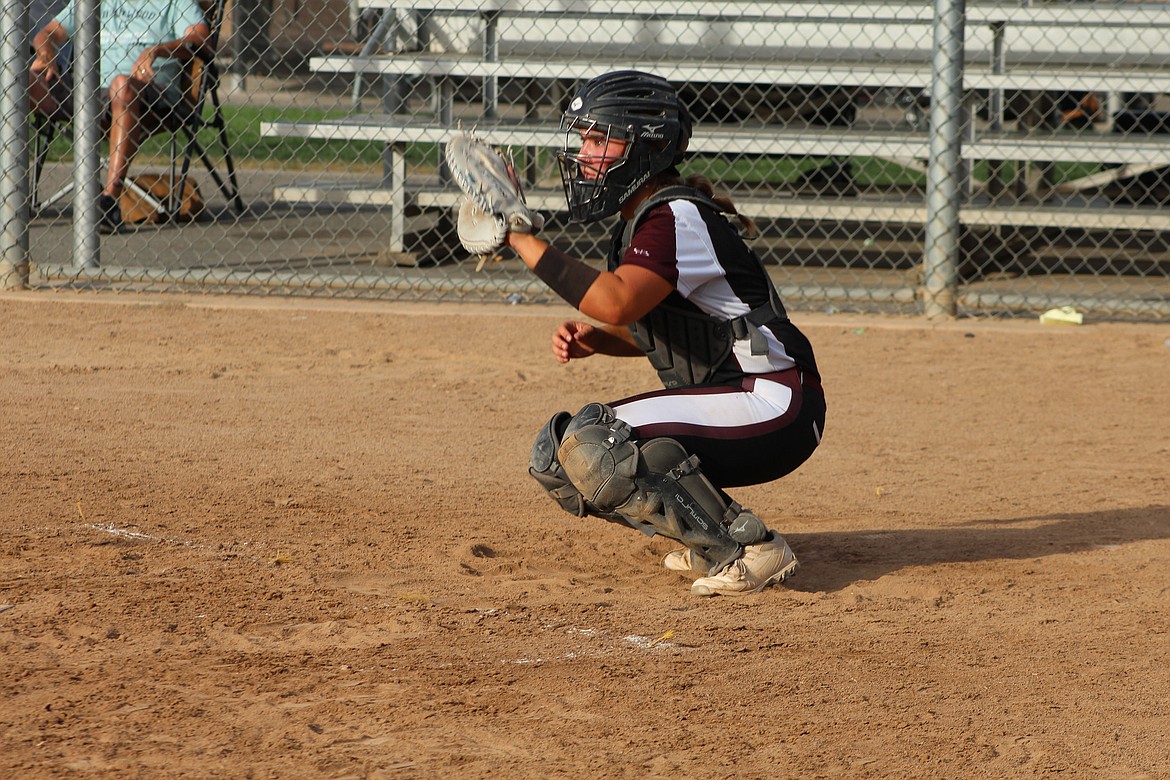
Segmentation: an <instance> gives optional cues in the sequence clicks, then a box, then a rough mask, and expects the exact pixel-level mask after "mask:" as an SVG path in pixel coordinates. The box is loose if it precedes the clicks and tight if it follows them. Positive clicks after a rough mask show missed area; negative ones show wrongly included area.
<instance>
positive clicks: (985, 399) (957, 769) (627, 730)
mask: <svg viewBox="0 0 1170 780" xmlns="http://www.w3.org/2000/svg"><path fill="white" fill-rule="evenodd" d="M566 313H567V310H562V309H559V308H521V307H513V308H504V307H499V308H496V307H487V306H463V307H457V306H434V305H414V306H412V305H408V304H395V305H390V304H370V305H361V304H330V303H311V302H304V303H298V302H296V301H279V302H261V303H256V302H252V301H235V300H231V299H211V300H209V299H174V298H170V299H162V300H161V301H158V300H147V301H142V300H139V299H134V298H125V297H105V296H101V295H89V296H78V297H71V296H68V297H67V296H61V297H46V296H45V295H44V294H38V295H20V296H11V295H9V296H0V333H2V334H3V344H4V350H5V353H6V354H5V356H4V359H3V362H0V367H2V368H0V404H2V407H3V412H0V419H2V420H3V434H2V437H0V441H2V444H0V474H2V482H3V493H2V495H3V497H4V500H3V502H2V505H0V605H3V606H0V609H2V610H3V611H0V702H2V704H0V746H2V747H0V777H6V778H20V779H21V780H23V779H24V778H44V777H119V778H122V777H141V778H156V777H191V778H212V777H254V778H400V777H401V778H409V777H420V778H447V777H460V778H463V777H467V778H481V777H482V778H486V777H495V778H520V779H522V780H527V779H529V778H532V779H536V778H550V777H558V778H560V777H564V778H580V777H590V778H592V777H619V778H679V777H695V778H763V777H802V778H809V777H844V778H868V777H874V778H885V777H921V778H944V777H945V778H958V777H986V778H1004V777H1035V776H1038V775H1048V774H1054V775H1055V774H1059V775H1060V776H1062V777H1084V778H1133V777H1147V778H1159V777H1170V741H1168V740H1167V738H1166V735H1167V731H1168V727H1170V726H1168V724H1170V663H1168V662H1167V657H1168V655H1170V652H1168V651H1170V475H1168V466H1170V347H1167V346H1166V344H1165V341H1166V340H1167V338H1170V327H1166V326H1162V327H1158V326H1153V325H1120V324H1115V325H1105V324H1096V325H1094V324H1090V325H1086V326H1083V327H1079V328H1077V327H1044V326H1040V325H1038V324H1035V323H1032V322H1026V323H1025V322H958V323H948V324H936V325H932V324H929V323H927V322H925V321H921V320H895V319H877V318H873V319H863V318H843V317H838V318H832V317H823V316H822V317H803V318H798V319H799V321H801V323H802V324H803V325H804V326H805V328H806V330H807V331H808V333H809V334H810V336H811V337H812V339H813V341H814V344H815V345H816V347H817V349H818V352H819V357H820V360H821V364H822V368H823V370H824V374H825V388H826V392H827V395H828V400H829V420H828V424H827V431H826V437H825V440H824V444H823V446H822V448H821V450H820V451H819V452H818V453H817V454H816V455H815V456H814V457H813V459H812V460H811V461H810V462H809V463H808V464H806V465H805V467H804V468H802V469H801V470H800V471H799V472H797V473H796V474H794V475H792V476H790V477H788V478H786V479H784V480H781V481H779V482H776V483H773V484H771V485H767V486H761V487H755V488H750V489H742V490H739V491H738V492H737V493H736V497H737V498H738V499H739V500H740V501H741V502H742V503H743V504H745V505H746V506H749V507H751V508H752V509H755V510H756V511H757V512H759V513H760V514H761V515H762V516H763V517H764V518H765V519H766V520H767V521H769V522H770V524H771V525H772V526H773V527H776V528H777V529H779V530H780V531H781V532H782V533H784V534H785V535H786V536H787V538H788V539H789V541H790V542H791V544H792V546H793V548H794V549H795V550H796V553H797V555H798V556H799V557H800V559H801V561H802V564H803V566H802V569H801V570H800V571H799V572H798V574H797V576H796V577H795V578H794V579H793V580H792V581H791V586H790V587H788V586H784V587H778V588H773V589H770V590H767V591H764V592H763V593H760V594H757V595H754V596H751V597H747V598H742V599H738V600H733V599H725V598H719V599H710V600H701V599H697V598H693V597H692V596H690V594H689V592H688V590H687V579H686V578H684V577H681V576H679V575H677V574H675V573H672V572H668V571H666V570H665V569H663V568H662V567H661V565H660V563H659V561H660V558H661V556H662V555H663V554H664V553H665V552H667V551H668V550H670V549H672V544H671V543H670V542H669V541H666V540H662V539H647V538H645V537H641V536H639V535H637V534H635V533H633V532H628V531H626V532H623V531H622V529H620V528H618V527H617V526H614V525H611V524H608V523H604V522H600V521H596V520H588V521H583V520H576V519H573V518H570V517H568V516H566V515H563V514H561V513H560V512H559V510H557V509H556V508H555V507H554V506H553V505H552V503H551V502H550V501H549V500H548V499H547V497H545V496H544V495H543V494H542V493H541V492H540V490H539V489H538V488H537V486H536V485H535V483H534V482H532V481H531V480H530V478H529V477H528V476H527V474H526V471H525V469H526V466H527V461H528V450H529V446H530V443H531V440H532V437H533V435H534V433H535V431H536V429H537V428H538V427H539V426H540V425H541V424H542V423H543V422H544V421H545V420H546V419H547V418H548V416H549V415H550V414H551V413H552V412H553V411H555V410H557V409H560V408H567V409H576V408H577V407H579V406H580V405H582V404H584V403H585V402H587V401H591V400H607V399H612V398H616V397H620V396H622V395H626V394H629V393H631V392H635V391H639V390H643V389H649V388H650V387H652V386H654V377H653V374H652V372H651V371H650V369H649V367H648V366H647V365H645V364H644V362H642V361H618V360H611V359H607V358H595V359H593V360H590V361H582V362H581V363H575V364H570V365H569V366H559V365H557V364H556V363H555V362H554V361H553V359H552V357H551V355H550V353H549V352H548V336H549V333H550V332H551V329H552V328H553V327H554V326H555V324H556V323H557V322H558V321H559V320H560V319H561V317H562V316H563V315H564V314H566Z"/></svg>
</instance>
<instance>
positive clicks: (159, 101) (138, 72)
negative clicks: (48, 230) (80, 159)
mask: <svg viewBox="0 0 1170 780" xmlns="http://www.w3.org/2000/svg"><path fill="white" fill-rule="evenodd" d="M74 16H75V13H74V0H70V1H69V3H68V4H67V5H66V6H65V8H64V9H63V10H62V11H61V13H60V14H58V15H57V17H56V18H55V19H54V20H53V21H51V22H49V23H48V24H46V25H45V26H44V27H43V28H41V30H40V31H39V32H37V34H36V35H35V36H34V37H33V47H34V48H35V55H34V58H33V63H32V69H31V73H30V75H29V98H30V103H31V109H32V111H33V113H35V114H37V115H38V116H41V117H45V118H49V119H61V120H69V119H71V118H72V116H73V95H72V82H73V79H72V78H71V74H70V72H69V70H68V69H67V68H64V67H62V64H61V63H60V62H58V54H59V53H60V50H61V47H62V46H64V45H65V44H66V42H68V41H69V39H70V37H71V36H72V35H73V33H74ZM100 25H101V46H102V51H101V56H100V71H101V76H100V83H101V86H102V93H103V95H104V96H105V107H104V110H103V111H102V115H101V117H102V118H101V123H102V132H103V133H104V132H108V133H109V141H110V159H109V166H108V170H107V173H106V183H105V187H104V188H103V189H102V193H101V195H100V196H99V197H98V207H99V213H100V222H99V228H100V230H101V231H102V232H103V233H112V232H114V231H116V230H117V229H118V228H119V227H120V226H121V224H122V214H121V209H120V208H119V206H118V199H119V197H120V196H121V194H122V189H123V186H124V182H125V180H126V175H127V173H128V171H129V169H130V161H131V160H132V159H133V158H134V154H135V152H137V151H138V147H139V145H140V144H141V143H142V141H143V140H144V139H146V138H148V137H150V136H151V135H153V134H154V133H156V132H158V131H159V130H160V129H162V128H164V127H167V126H169V125H173V124H175V123H176V122H179V121H182V120H183V119H184V117H185V115H186V114H188V113H189V112H190V111H191V108H192V107H191V105H190V103H189V102H188V100H187V98H186V96H185V94H184V89H183V84H182V81H183V79H182V75H183V67H184V63H186V62H187V61H189V60H190V59H191V57H192V56H193V55H194V53H195V52H196V51H198V50H199V48H200V47H201V46H203V44H204V42H205V41H206V40H207V38H208V36H210V34H211V30H210V28H209V27H208V25H207V22H206V21H205V19H204V15H203V10H202V9H201V8H200V6H199V3H198V2H197V0H103V2H102V3H101V23H100Z"/></svg>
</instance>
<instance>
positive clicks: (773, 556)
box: [691, 531, 796, 596]
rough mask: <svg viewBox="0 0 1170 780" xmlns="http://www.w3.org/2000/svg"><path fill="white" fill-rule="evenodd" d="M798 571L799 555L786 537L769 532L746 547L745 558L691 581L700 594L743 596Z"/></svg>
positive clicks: (782, 579)
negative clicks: (762, 539)
mask: <svg viewBox="0 0 1170 780" xmlns="http://www.w3.org/2000/svg"><path fill="white" fill-rule="evenodd" d="M794 571H796V556H795V555H794V554H793V553H792V548H790V547H789V546H788V542H786V541H784V537H782V536H779V535H777V534H776V533H775V532H774V531H769V532H768V536H767V537H765V538H764V541H762V542H760V543H759V544H749V545H748V546H747V547H745V548H744V553H743V557H741V558H739V559H738V560H735V561H732V562H731V563H730V564H728V565H727V566H726V567H725V568H724V569H723V571H721V572H719V573H718V574H716V575H714V576H711V577H700V578H699V579H697V580H695V581H694V582H693V583H692V584H691V593H693V594H694V595H696V596H715V595H723V596H743V595H746V594H748V593H756V592H757V591H761V590H763V589H764V588H766V587H768V586H769V585H775V584H776V583H778V582H783V581H784V580H786V579H787V578H788V577H790V576H791V575H792V573H793V572H794Z"/></svg>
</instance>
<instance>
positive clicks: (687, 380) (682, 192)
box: [609, 186, 788, 389]
mask: <svg viewBox="0 0 1170 780" xmlns="http://www.w3.org/2000/svg"><path fill="white" fill-rule="evenodd" d="M670 200H688V201H691V202H692V203H697V204H700V205H702V206H706V207H707V208H710V209H713V210H714V211H715V212H716V213H720V214H721V213H723V208H722V207H721V206H719V204H717V203H715V201H713V200H712V199H711V198H709V197H707V196H706V195H704V194H703V193H701V192H699V191H698V190H696V189H693V188H691V187H683V186H676V187H667V188H665V189H662V190H659V191H658V192H656V193H654V194H653V195H651V196H650V197H649V198H647V199H646V200H645V202H643V203H642V204H640V205H639V206H638V210H637V212H636V213H635V214H634V217H633V219H631V220H630V221H629V222H628V223H626V226H625V229H624V230H623V231H622V235H621V240H620V241H617V242H615V245H614V247H613V248H612V249H611V252H610V257H609V263H610V270H613V269H614V268H616V267H617V265H618V263H620V262H621V258H622V257H623V256H624V255H625V253H626V250H627V249H628V248H629V246H630V242H631V241H632V240H633V237H634V231H635V230H636V229H637V227H638V223H639V222H640V221H641V220H642V217H644V216H645V215H646V214H647V213H648V212H649V211H650V210H651V209H652V208H654V207H655V206H658V205H661V204H662V203H665V202H667V201H670ZM729 227H730V226H729ZM748 252H749V254H750V255H751V256H752V257H753V258H754V259H755V261H756V263H758V264H759V267H760V274H761V275H762V276H763V278H764V281H765V283H766V284H767V285H768V302H767V303H765V304H764V305H762V306H757V307H756V308H754V309H752V310H751V311H749V312H748V313H747V314H743V315H740V316H739V317H735V318H733V319H729V320H724V319H718V318H716V317H712V316H711V315H709V314H705V313H703V312H701V311H698V310H697V309H684V308H682V307H681V306H679V305H677V304H673V303H671V300H672V298H673V299H678V296H677V295H676V294H672V295H671V296H668V297H667V298H666V300H665V301H663V302H662V303H660V304H659V305H658V306H655V307H654V308H653V309H652V310H651V311H650V313H649V314H647V315H646V316H645V317H643V318H642V319H640V320H638V321H637V322H635V323H634V324H632V325H630V326H629V327H630V334H631V335H632V336H633V338H634V343H635V344H637V345H638V348H639V349H641V350H642V351H643V352H645V353H646V357H647V358H649V359H650V365H652V366H654V368H655V370H657V371H658V376H659V378H660V379H661V380H662V384H663V386H665V387H666V388H667V389H674V388H678V387H690V386H692V385H700V384H704V383H706V382H710V381H712V380H716V379H718V380H722V379H723V378H725V377H726V378H731V377H733V376H736V375H738V374H740V372H739V371H738V370H737V369H732V368H729V369H728V370H726V371H721V369H723V368H724V366H725V364H726V363H727V362H728V358H730V356H731V348H732V346H733V345H734V344H735V342H736V341H740V340H743V339H749V340H750V343H751V350H752V354H753V355H763V354H766V353H767V351H768V342H767V339H766V338H765V337H764V334H763V333H761V332H760V326H761V325H767V324H768V323H771V322H777V321H782V322H783V321H787V320H788V314H787V312H786V311H785V310H784V305H783V304H782V303H781V302H780V295H779V294H778V293H777V292H776V288H775V287H774V286H773V285H772V280H771V277H769V276H768V272H767V271H766V270H765V268H764V264H763V261H761V260H760V258H759V255H757V254H756V253H755V252H754V251H753V250H752V249H751V248H750V247H749V248H748Z"/></svg>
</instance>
